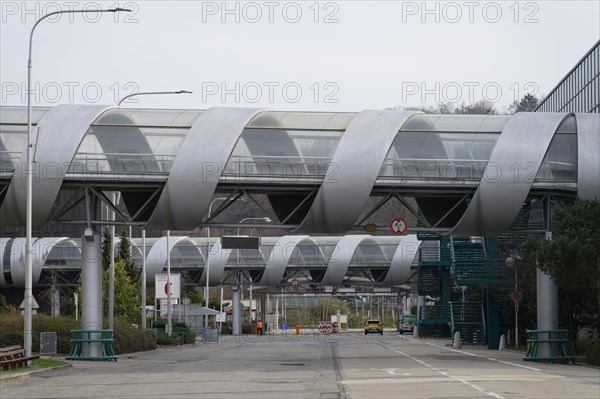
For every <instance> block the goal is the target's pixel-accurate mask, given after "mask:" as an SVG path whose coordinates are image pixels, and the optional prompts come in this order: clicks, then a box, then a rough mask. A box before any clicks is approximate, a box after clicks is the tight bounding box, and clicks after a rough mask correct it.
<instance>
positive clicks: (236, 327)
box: [231, 271, 242, 335]
mask: <svg viewBox="0 0 600 399" xmlns="http://www.w3.org/2000/svg"><path fill="white" fill-rule="evenodd" d="M234 273H235V276H234V283H233V287H232V288H231V316H232V323H233V335H241V334H242V307H241V298H240V291H241V290H242V287H241V285H240V284H239V272H237V271H236V272H234Z"/></svg>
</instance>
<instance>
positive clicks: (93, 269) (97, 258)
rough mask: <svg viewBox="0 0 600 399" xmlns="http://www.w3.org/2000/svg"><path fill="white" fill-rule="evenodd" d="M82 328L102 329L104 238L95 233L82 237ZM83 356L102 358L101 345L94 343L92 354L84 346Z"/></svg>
mask: <svg viewBox="0 0 600 399" xmlns="http://www.w3.org/2000/svg"><path fill="white" fill-rule="evenodd" d="M86 230H87V229H86ZM81 253H82V265H81V296H82V301H83V304H82V310H81V328H82V329H83V330H101V329H102V236H101V235H100V234H98V233H97V232H95V231H92V235H91V236H90V235H88V234H85V235H83V236H82V237H81ZM83 349H84V353H83V356H100V355H101V351H100V343H99V342H96V343H92V346H91V349H90V351H91V353H85V351H87V348H86V345H84V348H83Z"/></svg>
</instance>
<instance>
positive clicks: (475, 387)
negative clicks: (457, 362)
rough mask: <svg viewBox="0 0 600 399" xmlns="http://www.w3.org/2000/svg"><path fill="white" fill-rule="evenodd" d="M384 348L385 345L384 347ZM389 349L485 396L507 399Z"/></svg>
mask: <svg viewBox="0 0 600 399" xmlns="http://www.w3.org/2000/svg"><path fill="white" fill-rule="evenodd" d="M382 346H383V345H382ZM387 348H388V349H390V350H393V351H394V352H396V353H398V354H400V355H402V356H406V357H408V358H409V359H411V360H414V361H415V362H417V363H420V364H422V365H423V366H425V367H427V368H429V369H431V370H433V371H436V372H438V373H440V374H441V375H443V376H446V377H448V378H450V379H452V380H455V381H458V382H462V383H463V384H465V385H468V386H470V387H471V388H474V389H476V390H478V391H479V392H483V393H484V394H486V395H487V396H491V397H492V398H496V399H505V398H504V396H501V395H498V394H497V393H495V392H491V391H488V390H487V389H485V388H483V387H480V386H479V385H477V384H473V383H471V382H469V381H466V380H463V379H462V378H458V377H453V376H451V375H450V374H448V373H447V372H445V371H442V370H440V369H438V368H435V367H433V366H431V365H430V364H428V363H426V362H424V361H422V360H420V359H417V358H416V357H414V356H411V355H409V354H407V353H404V352H401V351H399V350H396V349H392V348H389V347H387Z"/></svg>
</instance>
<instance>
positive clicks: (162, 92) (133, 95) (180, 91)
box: [117, 90, 192, 106]
mask: <svg viewBox="0 0 600 399" xmlns="http://www.w3.org/2000/svg"><path fill="white" fill-rule="evenodd" d="M159 94H192V92H191V91H187V90H178V91H145V92H141V93H132V94H129V95H127V96H125V97H123V98H122V99H121V101H119V103H118V104H117V105H118V106H121V103H122V102H123V101H125V100H127V99H128V98H131V97H135V96H148V95H159Z"/></svg>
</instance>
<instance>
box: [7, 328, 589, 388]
mask: <svg viewBox="0 0 600 399" xmlns="http://www.w3.org/2000/svg"><path fill="white" fill-rule="evenodd" d="M447 345H448V341H435V340H419V339H413V338H412V337H409V338H407V337H402V336H399V335H398V334H397V333H395V332H392V331H390V332H387V331H386V333H385V334H384V335H383V336H379V335H368V336H364V335H362V334H359V333H342V334H337V335H332V336H319V335H314V334H306V335H303V336H301V337H296V336H293V335H292V336H282V335H275V336H262V337H260V338H257V337H254V336H249V337H241V338H239V339H237V340H236V339H233V338H232V337H227V338H226V339H225V340H223V341H222V342H221V343H219V344H201V343H199V344H196V345H190V346H184V347H176V348H160V349H158V350H156V351H153V352H144V353H139V354H135V355H132V356H130V357H129V358H128V357H127V356H121V357H120V359H119V361H118V362H116V363H109V362H86V361H84V362H74V363H73V368H69V369H64V370H60V371H56V372H53V373H51V374H48V375H43V376H34V377H30V378H27V379H18V380H2V381H1V382H0V398H1V399H9V398H148V399H150V398H161V399H164V398H227V399H230V398H231V399H233V398H263V399H270V398H278V399H279V398H285V399H294V398H320V399H334V398H336V399H337V398H348V399H357V398H445V399H449V398H456V399H458V398H490V397H491V398H544V399H552V398H557V399H559V398H560V399H563V398H577V399H586V398H590V399H599V398H600V370H599V369H594V368H589V367H582V366H577V365H576V366H569V365H554V364H539V363H526V362H524V361H522V360H521V355H520V354H516V353H514V352H510V351H506V352H498V351H490V350H487V349H485V348H483V347H464V348H463V350H453V349H452V348H450V347H449V346H447Z"/></svg>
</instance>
